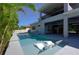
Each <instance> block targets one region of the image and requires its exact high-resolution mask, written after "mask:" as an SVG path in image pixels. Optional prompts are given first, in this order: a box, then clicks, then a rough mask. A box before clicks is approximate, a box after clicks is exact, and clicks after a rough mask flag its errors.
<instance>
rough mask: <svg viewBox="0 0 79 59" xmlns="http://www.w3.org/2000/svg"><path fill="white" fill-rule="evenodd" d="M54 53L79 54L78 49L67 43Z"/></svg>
mask: <svg viewBox="0 0 79 59" xmlns="http://www.w3.org/2000/svg"><path fill="white" fill-rule="evenodd" d="M55 55H79V49H77V48H74V47H71V46H68V45H67V46H65V47H64V48H62V49H61V50H60V51H58V52H56V53H55Z"/></svg>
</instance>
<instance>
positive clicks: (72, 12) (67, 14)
mask: <svg viewBox="0 0 79 59" xmlns="http://www.w3.org/2000/svg"><path fill="white" fill-rule="evenodd" d="M69 8H70V9H69ZM76 16H79V8H76V9H72V8H71V6H69V4H67V5H64V13H62V14H58V15H56V16H52V17H49V18H46V19H44V20H41V21H39V22H38V24H39V25H40V26H39V27H37V30H36V31H38V32H39V33H40V34H45V23H48V22H54V21H58V20H64V22H63V25H64V29H63V30H64V31H63V32H64V33H63V35H64V37H67V36H68V18H71V17H76Z"/></svg>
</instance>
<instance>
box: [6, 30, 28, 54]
mask: <svg viewBox="0 0 79 59" xmlns="http://www.w3.org/2000/svg"><path fill="white" fill-rule="evenodd" d="M28 30H29V29H26V30H16V31H15V32H14V33H13V36H12V37H11V39H10V43H9V46H8V48H7V50H6V53H5V55H23V54H24V52H23V50H22V47H21V46H20V42H19V38H18V37H17V33H24V32H27V31H28Z"/></svg>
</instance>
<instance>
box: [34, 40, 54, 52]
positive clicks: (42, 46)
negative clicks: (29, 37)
mask: <svg viewBox="0 0 79 59" xmlns="http://www.w3.org/2000/svg"><path fill="white" fill-rule="evenodd" d="M54 45H55V44H54V43H53V42H52V41H43V42H37V43H34V46H35V47H36V48H38V49H39V50H40V51H42V50H44V49H47V48H51V47H53V46H54Z"/></svg>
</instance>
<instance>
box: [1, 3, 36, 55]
mask: <svg viewBox="0 0 79 59" xmlns="http://www.w3.org/2000/svg"><path fill="white" fill-rule="evenodd" d="M24 6H26V7H28V8H30V9H32V10H33V11H35V6H34V4H26V3H0V54H3V51H4V49H5V47H6V45H7V43H8V42H9V39H10V38H11V36H12V32H13V30H15V29H18V15H17V13H16V12H17V11H22V12H24V10H23V9H22V8H23V7H24Z"/></svg>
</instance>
